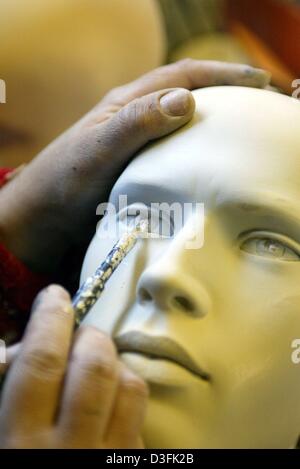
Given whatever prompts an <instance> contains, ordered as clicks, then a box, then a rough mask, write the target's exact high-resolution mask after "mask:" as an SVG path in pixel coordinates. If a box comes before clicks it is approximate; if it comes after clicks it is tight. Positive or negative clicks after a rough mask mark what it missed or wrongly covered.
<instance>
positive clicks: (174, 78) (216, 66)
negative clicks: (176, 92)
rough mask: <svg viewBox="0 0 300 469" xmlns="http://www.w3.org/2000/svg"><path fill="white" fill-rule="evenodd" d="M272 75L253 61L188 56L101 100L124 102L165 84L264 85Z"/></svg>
mask: <svg viewBox="0 0 300 469" xmlns="http://www.w3.org/2000/svg"><path fill="white" fill-rule="evenodd" d="M269 81H270V75H269V73H268V72H265V71H263V70H260V69H256V68H253V67H251V66H249V65H240V64H232V63H222V62H217V61H200V60H193V59H184V60H180V61H179V62H176V63H173V64H170V65H165V66H162V67H159V68H157V69H155V70H153V71H151V72H149V73H147V74H145V75H143V76H142V77H140V78H138V79H137V80H135V81H133V82H132V83H129V84H127V85H124V86H120V87H118V88H115V89H114V90H112V91H111V92H110V93H108V94H107V95H106V97H105V98H104V100H103V101H102V103H101V104H105V105H107V104H118V105H119V106H123V105H125V104H127V103H128V102H130V101H131V100H132V99H135V98H139V97H141V96H144V95H145V94H149V93H152V92H154V91H158V90H161V89H165V88H186V89H189V90H192V89H196V88H202V87H205V86H214V85H218V86H221V85H236V86H249V87H258V88H263V87H265V86H267V84H268V83H269Z"/></svg>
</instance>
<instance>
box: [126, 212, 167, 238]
mask: <svg viewBox="0 0 300 469" xmlns="http://www.w3.org/2000/svg"><path fill="white" fill-rule="evenodd" d="M141 220H147V221H148V233H149V235H150V237H153V238H169V237H171V236H172V235H173V222H172V220H171V219H170V217H169V216H168V215H165V214H164V213H162V212H161V211H157V210H152V209H150V207H146V206H143V207H142V208H139V207H138V206H129V207H127V208H126V209H124V210H122V212H120V213H119V214H118V221H119V223H120V224H121V225H122V227H124V229H128V228H133V227H134V226H135V225H136V224H137V223H139V221H141Z"/></svg>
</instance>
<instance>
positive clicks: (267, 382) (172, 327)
mask: <svg viewBox="0 0 300 469" xmlns="http://www.w3.org/2000/svg"><path fill="white" fill-rule="evenodd" d="M194 97H195V99H196V103H197V112H196V115H195V118H194V119H193V121H192V122H191V123H190V124H188V125H187V126H186V127H185V128H184V129H181V130H180V131H178V132H176V133H175V134H173V135H171V136H170V137H167V138H165V139H163V140H161V141H160V142H157V143H155V144H154V145H152V146H150V147H149V148H147V149H146V150H145V151H144V152H142V154H141V155H139V156H138V157H137V158H136V159H135V160H134V161H133V162H132V163H131V164H130V165H129V166H128V168H127V169H126V170H125V171H124V173H123V174H122V176H121V177H120V179H119V180H118V182H117V183H116V185H115V187H114V189H113V191H112V194H111V199H110V200H111V202H114V201H115V202H117V199H118V196H119V195H120V194H127V196H128V201H129V204H132V203H135V202H143V203H145V204H150V203H151V202H174V201H177V202H180V203H184V202H200V203H201V202H202V203H204V206H205V226H204V229H205V242H204V245H203V247H202V248H199V249H186V247H185V246H186V240H185V233H186V232H185V230H184V229H181V230H178V231H177V232H175V234H174V236H173V237H171V238H169V239H158V240H153V239H147V240H140V241H139V242H138V245H137V246H135V248H134V250H133V251H132V252H131V253H130V254H129V255H128V257H127V258H126V259H125V261H124V262H123V264H122V265H121V266H120V267H119V269H118V270H117V271H116V272H115V274H114V276H113V277H112V279H111V280H110V282H109V283H108V285H107V288H106V290H105V292H104V294H103V296H102V298H101V299H100V300H99V301H98V303H97V304H96V305H95V306H94V308H93V309H92V310H91V312H90V314H89V315H88V317H87V319H86V322H88V323H91V324H94V325H96V326H98V327H99V328H101V329H103V330H105V331H107V332H108V333H110V334H111V335H112V336H113V337H119V336H120V335H122V334H125V333H132V332H139V333H142V334H144V335H146V336H147V337H148V338H150V340H149V343H150V347H151V338H152V342H153V336H155V337H159V338H160V342H159V344H161V346H162V347H163V345H164V343H165V342H164V339H163V338H169V339H172V340H173V341H175V342H176V343H177V344H179V345H181V346H182V347H183V348H184V349H185V351H186V352H188V354H189V355H190V356H191V357H192V358H193V360H194V361H195V362H196V364H197V365H198V366H199V367H201V369H202V370H204V372H205V373H207V374H208V375H209V379H208V380H203V379H201V378H200V377H199V376H196V375H195V374H193V373H191V372H190V371H188V370H187V369H186V368H184V367H183V366H180V365H178V364H175V363H172V362H171V361H169V360H165V359H159V358H153V357H152V358H151V357H149V355H148V356H147V354H145V353H143V347H145V348H147V340H146V339H143V337H139V338H138V337H137V336H135V339H136V341H135V345H134V343H133V342H134V340H133V339H134V337H133V335H131V336H130V335H129V336H128V337H129V339H128V349H132V350H133V349H134V347H135V346H138V347H140V352H139V353H136V352H132V351H131V352H130V351H129V352H126V353H121V358H122V360H124V361H125V362H126V363H127V364H128V365H129V366H130V367H132V368H133V369H134V370H135V371H136V372H137V373H138V374H140V375H141V376H142V377H143V378H144V379H145V380H146V381H147V382H148V384H149V387H150V402H149V408H148V414H147V418H146V423H145V429H144V438H145V443H146V447H167V448H172V447H183V448H184V447H186V448H192V447H206V448H218V447H236V448H237V447H253V448H263V447H274V448H278V447H283V448H284V447H286V448H287V447H292V446H294V445H295V443H296V440H297V438H298V436H299V434H300V398H299V396H300V368H299V367H300V365H298V366H297V365H295V364H293V363H292V360H291V353H292V348H291V343H292V341H293V340H294V339H295V338H299V337H300V288H299V286H300V209H299V200H300V184H299V181H300V138H299V135H300V103H299V102H298V101H296V100H295V99H292V98H288V97H286V96H282V95H279V94H275V93H272V92H268V91H261V90H254V89H248V88H233V87H219V88H209V89H203V90H197V91H195V92H194ZM198 216H199V214H198V213H197V212H195V213H194V214H193V216H191V217H190V218H188V220H187V221H186V224H188V223H193V222H195V221H197V220H196V219H197V217H198ZM115 241H116V239H106V240H105V239H104V240H103V239H99V237H97V236H95V238H94V239H93V241H92V243H91V245H90V247H89V250H88V252H87V255H86V258H85V262H84V265H83V270H82V278H81V280H82V281H83V280H84V279H85V278H86V277H87V276H88V275H91V274H93V272H94V271H95V269H96V267H97V266H98V265H99V263H100V262H101V261H102V260H103V258H104V256H105V255H106V253H107V252H108V250H109V248H110V247H111V246H112V245H113V244H114V242H115ZM249 251H250V252H249ZM136 292H137V295H136ZM178 298H179V300H178ZM130 337H131V338H130ZM153 343H154V342H153ZM137 344H138V345H137ZM159 347H160V345H158V347H156V350H159Z"/></svg>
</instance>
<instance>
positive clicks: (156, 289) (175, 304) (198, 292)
mask: <svg viewBox="0 0 300 469" xmlns="http://www.w3.org/2000/svg"><path fill="white" fill-rule="evenodd" d="M137 297H138V301H139V302H140V303H141V304H144V305H147V304H148V305H150V304H152V306H153V308H154V309H155V308H158V309H159V310H160V311H165V312H169V311H179V312H182V313H185V314H188V315H191V316H194V317H204V316H206V315H207V314H208V312H209V310H210V304H211V302H210V298H209V295H208V293H207V291H206V290H205V288H204V287H203V286H202V285H201V284H200V283H199V282H198V281H196V280H195V279H194V278H192V277H190V276H189V275H187V274H186V273H184V272H181V271H180V270H177V269H171V268H170V267H168V266H166V265H164V264H163V263H162V262H157V263H156V264H155V265H152V266H150V267H148V269H146V270H145V271H144V272H143V274H142V275H141V278H140V280H139V282H138V285H137Z"/></svg>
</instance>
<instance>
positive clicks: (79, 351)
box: [71, 326, 117, 381]
mask: <svg viewBox="0 0 300 469" xmlns="http://www.w3.org/2000/svg"><path fill="white" fill-rule="evenodd" d="M80 332H81V334H80V336H81V337H80V338H77V341H78V344H79V341H80V342H81V344H82V347H75V349H74V351H73V354H72V357H71V361H72V362H73V363H75V364H76V367H77V368H79V369H80V370H81V371H82V372H83V373H84V374H85V375H88V376H89V377H90V378H91V379H94V380H96V379H97V380H99V379H101V380H106V381H114V380H115V379H116V367H117V353H116V348H115V345H114V343H113V341H112V340H111V339H110V337H109V336H108V335H106V334H105V333H103V332H102V331H99V330H98V329H96V328H94V327H91V326H86V327H84V328H82V331H80Z"/></svg>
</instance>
